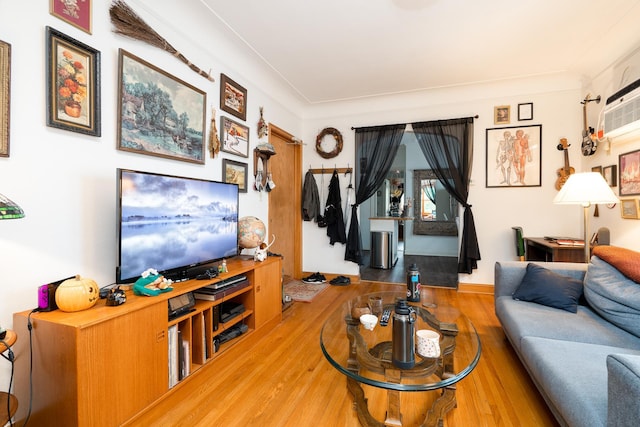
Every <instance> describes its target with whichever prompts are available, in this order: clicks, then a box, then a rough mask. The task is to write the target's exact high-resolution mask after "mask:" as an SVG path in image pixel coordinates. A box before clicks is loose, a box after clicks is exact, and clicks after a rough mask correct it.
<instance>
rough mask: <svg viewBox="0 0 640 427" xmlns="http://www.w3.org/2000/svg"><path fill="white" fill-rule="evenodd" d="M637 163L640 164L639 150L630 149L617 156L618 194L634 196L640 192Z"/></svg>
mask: <svg viewBox="0 0 640 427" xmlns="http://www.w3.org/2000/svg"><path fill="white" fill-rule="evenodd" d="M638 165H640V150H635V151H631V152H629V153H624V154H620V155H619V156H618V173H619V175H620V189H619V192H620V196H635V195H637V194H640V180H639V179H638Z"/></svg>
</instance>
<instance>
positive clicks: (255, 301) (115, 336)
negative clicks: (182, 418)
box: [13, 257, 282, 426]
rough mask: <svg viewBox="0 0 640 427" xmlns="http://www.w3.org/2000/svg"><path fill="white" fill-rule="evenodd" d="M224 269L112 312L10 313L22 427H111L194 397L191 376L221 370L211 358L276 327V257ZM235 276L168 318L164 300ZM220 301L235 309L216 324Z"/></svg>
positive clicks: (237, 261)
mask: <svg viewBox="0 0 640 427" xmlns="http://www.w3.org/2000/svg"><path fill="white" fill-rule="evenodd" d="M227 268H228V269H229V273H226V274H221V275H220V276H219V277H216V278H214V279H211V280H188V281H184V282H180V283H175V284H174V285H173V288H174V289H173V291H171V292H167V293H163V294H160V295H158V296H155V297H141V296H135V295H127V302H126V303H125V304H123V305H121V306H117V307H108V306H106V305H105V301H104V300H100V301H99V302H98V304H96V305H95V306H94V307H92V308H90V309H88V310H84V311H80V312H75V313H65V312H62V311H59V310H56V311H52V312H47V313H44V312H43V313H39V312H38V313H33V314H30V313H31V311H24V312H20V313H15V314H14V315H13V324H14V330H15V331H16V333H18V334H19V335H20V336H23V337H25V339H22V340H19V342H17V343H16V345H15V346H14V348H13V350H14V352H15V354H16V361H15V370H16V371H15V394H16V396H17V398H18V399H19V401H23V402H28V401H29V391H30V390H29V381H30V377H32V378H33V404H32V408H33V409H32V413H31V418H30V419H29V420H30V423H32V424H33V425H47V424H49V423H50V422H51V420H56V423H57V425H64V426H119V425H123V424H127V423H131V422H132V420H135V419H136V417H138V416H140V415H141V414H142V413H144V412H146V411H153V410H157V409H156V408H158V407H161V405H162V404H163V401H164V400H166V399H168V398H169V397H170V396H171V397H172V398H173V397H174V395H175V394H176V393H178V395H180V393H184V394H185V398H188V394H189V393H192V392H194V391H193V390H191V389H190V388H189V383H190V380H191V379H192V377H196V376H197V377H199V378H201V379H202V378H203V377H202V376H203V375H204V376H205V377H204V378H206V376H214V375H216V374H217V372H219V370H221V369H224V363H216V359H217V358H218V357H219V356H220V355H221V354H223V353H224V352H226V351H227V350H229V349H230V348H232V347H234V346H235V345H236V344H237V343H239V342H247V343H250V341H248V340H255V339H257V338H258V337H259V336H261V335H263V334H264V333H266V332H267V331H269V330H270V329H272V328H273V327H274V326H275V325H277V324H278V323H279V322H280V321H281V320H282V260H281V258H279V257H268V258H267V259H266V260H265V261H264V262H254V261H253V260H248V259H246V258H243V257H236V258H232V259H228V260H227ZM239 274H243V275H246V276H247V279H248V281H249V285H248V286H246V287H244V288H240V289H238V290H231V291H230V292H229V293H228V294H227V295H225V296H224V297H223V298H220V299H217V300H215V301H208V300H196V305H195V307H194V310H193V311H191V312H189V313H186V314H184V315H182V316H180V317H178V318H176V319H172V320H168V304H167V301H168V299H169V298H172V297H175V296H177V295H180V294H184V293H186V292H194V291H196V290H197V289H199V288H202V287H204V286H207V285H209V284H212V283H215V282H217V281H220V280H223V279H226V278H228V277H233V276H235V275H239ZM228 301H231V302H233V303H236V304H242V305H243V306H244V311H243V312H241V313H239V314H237V315H236V316H235V317H233V318H231V319H229V320H228V321H227V322H226V323H222V322H221V321H220V319H219V317H216V316H220V307H221V304H222V303H223V302H228ZM29 318H30V319H31V323H32V325H33V327H32V331H31V333H32V340H30V339H29V328H28V321H29ZM216 319H218V320H217V321H216ZM237 325H244V326H246V331H245V332H244V333H242V334H241V335H239V336H237V337H236V338H233V339H231V340H229V341H227V342H225V343H223V344H221V345H220V346H219V348H218V351H215V350H216V349H215V347H216V346H215V345H214V339H216V338H217V337H218V336H219V335H220V334H221V333H222V332H224V331H226V330H228V329H229V328H231V327H233V326H237ZM177 331H179V336H180V337H181V339H182V342H179V345H178V346H176V345H175V343H176V342H177V341H176V340H175V338H173V336H174V335H173V333H174V332H175V333H176V336H178V335H177ZM30 341H32V342H33V349H32V350H31V349H30V347H29V342H30ZM170 341H171V342H172V343H173V344H170ZM243 346H244V344H243ZM170 348H171V349H172V350H173V351H174V352H173V353H172V357H170V356H169V353H170ZM177 351H182V353H181V354H179V353H177ZM30 352H31V354H32V355H33V372H32V373H31V372H30V370H29V365H30V363H29V355H30ZM176 355H180V360H184V363H183V364H182V365H181V366H183V367H184V369H183V370H179V371H178V373H179V374H180V375H181V374H187V373H188V375H184V377H183V378H181V379H180V380H179V381H177V382H176V381H175V379H176V377H175V376H174V377H172V380H171V381H170V375H169V373H170V372H173V373H174V374H175V365H172V367H171V368H170V366H169V361H170V360H175V358H174V356H176ZM218 365H220V366H218ZM171 369H173V371H172V370H171ZM174 383H175V384H174ZM197 383H198V381H195V382H194V384H197ZM170 385H173V387H170ZM109 402H111V403H109ZM27 409H28V405H21V407H19V408H18V412H17V413H16V418H15V419H16V422H17V423H19V424H21V422H24V420H25V418H26V416H27Z"/></svg>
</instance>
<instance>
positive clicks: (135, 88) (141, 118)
mask: <svg viewBox="0 0 640 427" xmlns="http://www.w3.org/2000/svg"><path fill="white" fill-rule="evenodd" d="M119 52H120V54H119V69H120V76H119V88H118V93H119V94H120V99H119V102H118V121H119V123H118V149H119V150H123V151H131V152H134V153H140V154H146V155H149V156H157V157H165V158H168V159H175V160H182V161H185V162H191V163H200V164H204V148H205V147H204V135H205V106H206V101H207V95H206V94H205V93H204V92H203V91H201V90H200V89H198V88H196V87H195V86H192V85H190V84H188V83H186V82H184V81H182V80H180V79H178V78H176V77H174V76H172V75H170V74H168V73H167V72H165V71H163V70H161V69H160V68H158V67H155V66H153V65H151V64H150V63H148V62H147V61H145V60H143V59H141V58H139V57H137V56H135V55H133V54H131V53H129V52H127V51H125V50H123V49H120V51H119Z"/></svg>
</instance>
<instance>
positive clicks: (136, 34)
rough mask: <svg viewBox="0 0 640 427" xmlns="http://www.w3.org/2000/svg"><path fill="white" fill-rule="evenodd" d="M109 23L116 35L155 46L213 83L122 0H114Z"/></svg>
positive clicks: (209, 76) (210, 78) (208, 75)
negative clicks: (113, 27) (111, 24)
mask: <svg viewBox="0 0 640 427" xmlns="http://www.w3.org/2000/svg"><path fill="white" fill-rule="evenodd" d="M109 15H110V16H111V22H112V23H113V25H114V26H115V28H116V29H115V32H116V34H121V35H123V36H126V37H130V38H132V39H136V40H140V41H143V42H145V43H147V44H150V45H151V46H155V47H157V48H160V49H162V50H165V51H167V52H169V53H170V54H172V55H173V56H175V57H177V58H178V59H180V60H181V61H182V62H184V63H185V64H187V65H188V66H189V68H191V69H192V70H193V71H195V72H196V73H198V74H200V75H201V76H203V77H205V78H207V79H208V80H211V81H214V79H213V77H211V75H210V74H208V73H205V72H204V71H202V69H200V68H198V67H196V66H195V65H194V64H192V63H191V62H190V61H189V60H187V58H185V57H184V55H182V54H181V53H180V52H178V50H177V49H176V48H174V47H173V46H172V45H171V44H170V43H169V42H168V41H167V40H165V39H164V38H163V37H162V36H160V34H158V33H157V32H156V31H155V30H154V29H153V28H151V27H150V26H149V25H148V24H147V23H146V22H144V20H143V19H142V18H140V17H139V16H138V15H136V13H135V12H134V11H133V10H132V9H131V8H130V7H129V6H128V5H127V4H126V3H125V2H124V1H122V0H115V1H114V2H113V3H112V4H111V8H110V9H109Z"/></svg>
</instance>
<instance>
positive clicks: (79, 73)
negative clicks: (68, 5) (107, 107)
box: [46, 27, 100, 136]
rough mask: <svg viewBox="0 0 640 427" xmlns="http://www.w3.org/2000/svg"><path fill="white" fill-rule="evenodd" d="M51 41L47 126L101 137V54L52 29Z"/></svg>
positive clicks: (47, 36) (48, 58)
mask: <svg viewBox="0 0 640 427" xmlns="http://www.w3.org/2000/svg"><path fill="white" fill-rule="evenodd" d="M46 38H47V79H46V80H47V81H46V83H47V126H51V127H54V128H59V129H64V130H69V131H72V132H79V133H84V134H87V135H92V136H100V52H99V51H97V50H95V49H94V48H92V47H89V46H87V45H86V44H84V43H81V42H79V41H78V40H75V39H72V38H71V37H69V36H67V35H65V34H62V33H61V32H59V31H57V30H54V29H53V28H51V27H47V29H46Z"/></svg>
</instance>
